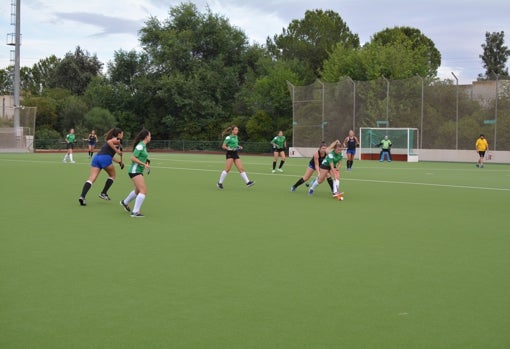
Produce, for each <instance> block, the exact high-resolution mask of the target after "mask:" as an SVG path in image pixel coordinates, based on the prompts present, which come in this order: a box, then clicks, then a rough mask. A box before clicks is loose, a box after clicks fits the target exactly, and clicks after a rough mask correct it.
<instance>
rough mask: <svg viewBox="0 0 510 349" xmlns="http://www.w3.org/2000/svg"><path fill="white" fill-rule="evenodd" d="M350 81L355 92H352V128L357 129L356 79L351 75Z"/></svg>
mask: <svg viewBox="0 0 510 349" xmlns="http://www.w3.org/2000/svg"><path fill="white" fill-rule="evenodd" d="M349 81H350V82H351V83H352V86H353V92H352V95H353V97H352V129H353V131H355V130H356V81H354V80H352V79H351V78H350V77H349Z"/></svg>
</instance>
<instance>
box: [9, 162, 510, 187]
mask: <svg viewBox="0 0 510 349" xmlns="http://www.w3.org/2000/svg"><path fill="white" fill-rule="evenodd" d="M151 159H154V160H160V161H168V160H169V159H167V158H165V159H162V158H151ZM2 161H10V162H29V163H48V162H49V161H42V160H23V159H3V160H2ZM172 161H179V162H182V161H188V162H192V163H211V164H223V163H224V161H193V160H184V159H178V160H177V159H176V160H173V159H172ZM50 162H53V161H50ZM56 163H61V164H62V162H61V161H57V162H56ZM62 165H68V166H76V165H87V166H90V162H86V163H81V162H80V163H78V162H77V163H75V164H62ZM252 165H255V164H254V163H252ZM151 167H152V168H154V169H156V170H157V169H168V170H177V171H198V172H215V173H218V174H219V173H221V171H222V167H219V168H216V169H205V168H189V167H173V166H154V165H152V166H151ZM422 170H423V169H422ZM232 171H234V172H236V171H237V169H235V168H234V167H232ZM248 173H249V174H250V176H253V175H257V176H277V177H292V178H296V177H297V176H299V175H297V176H296V175H289V174H281V173H279V174H274V173H262V172H253V171H248ZM342 181H348V182H349V181H353V182H365V183H383V184H403V185H416V186H427V187H438V188H457V189H473V190H492V191H503V192H505V191H506V192H510V188H494V187H492V188H491V187H480V186H468V185H455V184H438V183H422V182H403V181H384V180H377V179H356V178H342Z"/></svg>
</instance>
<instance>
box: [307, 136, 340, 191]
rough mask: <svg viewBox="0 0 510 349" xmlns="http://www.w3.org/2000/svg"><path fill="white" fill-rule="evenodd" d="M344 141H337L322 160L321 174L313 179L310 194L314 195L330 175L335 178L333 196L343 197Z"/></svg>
mask: <svg viewBox="0 0 510 349" xmlns="http://www.w3.org/2000/svg"><path fill="white" fill-rule="evenodd" d="M342 149H343V148H342V143H340V141H337V142H336V145H335V147H334V148H333V150H332V151H330V152H329V154H328V155H327V156H326V157H325V158H324V160H322V163H321V164H320V166H319V176H318V177H317V178H316V179H315V180H314V181H313V183H312V186H311V187H310V190H308V195H312V194H313V192H314V190H315V189H316V188H317V186H318V185H319V184H321V183H322V182H323V181H324V179H326V177H327V176H328V174H329V175H331V177H332V178H333V197H336V198H338V199H341V197H342V195H343V193H341V192H339V187H340V172H339V170H340V167H341V166H342V159H343V156H342Z"/></svg>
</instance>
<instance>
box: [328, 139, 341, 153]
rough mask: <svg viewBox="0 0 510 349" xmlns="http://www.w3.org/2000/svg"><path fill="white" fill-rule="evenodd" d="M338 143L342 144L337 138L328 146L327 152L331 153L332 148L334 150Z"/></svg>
mask: <svg viewBox="0 0 510 349" xmlns="http://www.w3.org/2000/svg"><path fill="white" fill-rule="evenodd" d="M337 144H340V141H339V140H338V139H337V140H336V141H334V142H333V143H331V144H330V145H329V146H328V147H327V148H326V152H327V153H329V152H330V151H331V150H333V148H334V147H336V145H337Z"/></svg>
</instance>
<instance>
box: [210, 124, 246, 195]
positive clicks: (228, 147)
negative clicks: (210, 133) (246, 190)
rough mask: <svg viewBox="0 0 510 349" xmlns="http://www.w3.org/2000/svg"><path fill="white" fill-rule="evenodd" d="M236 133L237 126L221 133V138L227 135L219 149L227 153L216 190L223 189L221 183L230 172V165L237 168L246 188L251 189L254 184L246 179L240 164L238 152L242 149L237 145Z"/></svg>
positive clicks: (237, 131)
mask: <svg viewBox="0 0 510 349" xmlns="http://www.w3.org/2000/svg"><path fill="white" fill-rule="evenodd" d="M229 133H230V134H229ZM238 133H239V128H238V127H237V126H230V127H229V128H227V129H226V130H225V131H223V133H222V136H225V135H227V134H229V135H227V136H226V137H225V140H224V141H223V144H222V145H221V148H222V149H223V150H225V151H226V152H227V153H226V159H227V162H226V164H225V169H224V170H223V171H222V172H221V175H220V180H219V181H218V183H217V184H216V186H217V187H218V189H223V182H224V181H225V178H227V175H228V173H229V172H230V169H231V168H232V164H234V165H235V166H236V167H237V170H238V171H239V174H240V175H241V178H242V179H243V181H244V182H245V183H246V186H247V187H251V186H252V185H254V184H255V182H254V181H250V180H249V179H248V175H247V174H246V172H245V171H244V168H243V164H242V162H241V159H240V158H239V150H242V149H243V147H241V146H240V145H239V141H238V139H237V134H238Z"/></svg>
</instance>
